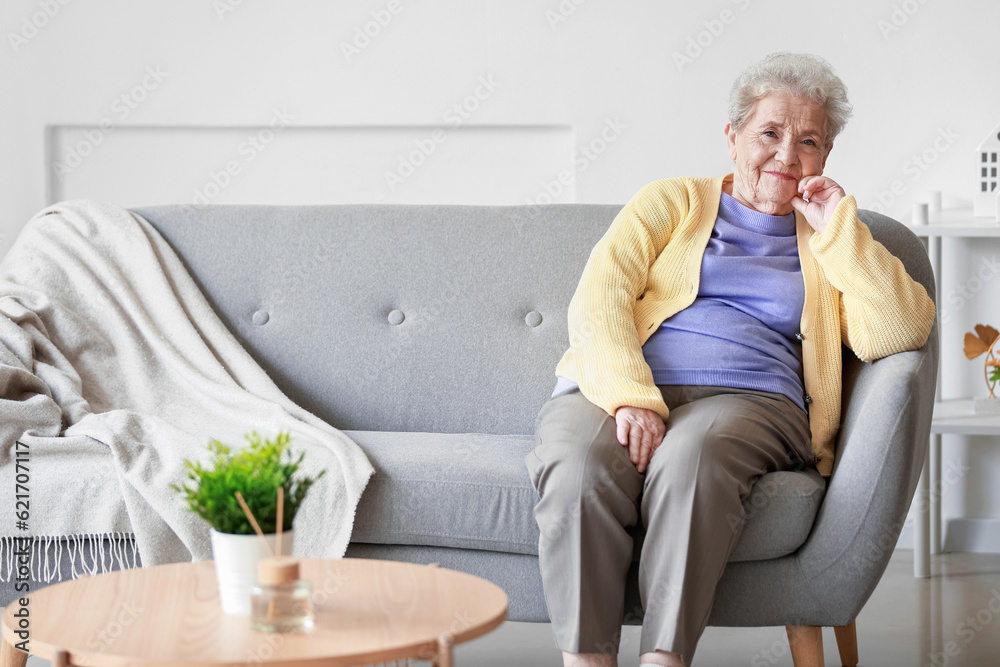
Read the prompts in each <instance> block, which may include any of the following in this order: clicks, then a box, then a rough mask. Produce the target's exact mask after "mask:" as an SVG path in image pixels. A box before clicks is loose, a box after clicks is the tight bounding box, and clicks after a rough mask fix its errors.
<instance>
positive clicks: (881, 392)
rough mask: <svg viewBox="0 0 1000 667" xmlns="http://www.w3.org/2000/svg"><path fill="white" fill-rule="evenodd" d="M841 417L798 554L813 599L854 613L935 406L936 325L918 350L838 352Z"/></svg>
mask: <svg viewBox="0 0 1000 667" xmlns="http://www.w3.org/2000/svg"><path fill="white" fill-rule="evenodd" d="M848 357H850V360H849V361H847V362H846V363H845V367H844V389H843V396H844V406H843V412H842V414H843V422H842V423H841V428H840V432H839V435H838V441H837V451H836V461H835V464H834V470H833V474H832V476H831V477H830V480H829V482H828V485H827V492H826V497H825V498H824V500H823V504H822V505H821V507H820V510H819V514H818V515H817V517H816V522H815V524H814V526H813V530H812V532H811V533H810V536H809V538H808V539H807V540H806V543H805V544H804V545H803V546H802V548H801V549H800V550H799V552H798V559H799V566H800V568H801V570H802V573H803V575H804V577H805V580H806V581H809V582H811V585H812V586H813V587H814V592H815V593H816V595H817V599H819V600H824V601H826V603H828V604H829V606H830V607H831V608H835V609H853V610H854V615H852V616H851V618H850V619H845V622H849V621H850V620H853V618H854V616H856V614H857V612H859V611H860V610H861V608H862V607H863V606H864V604H865V602H866V601H867V600H868V597H869V596H870V595H871V593H872V591H873V590H874V589H875V586H876V585H877V584H878V581H879V579H880V578H881V576H882V573H883V572H884V571H885V568H886V566H887V565H888V562H889V558H890V556H891V555H892V551H893V549H894V548H895V546H896V541H897V539H898V537H899V533H900V531H901V530H902V527H903V522H904V521H905V520H906V514H907V511H908V509H909V507H910V503H911V501H912V499H913V494H914V491H915V490H916V486H917V483H918V481H919V478H920V472H921V469H922V467H923V462H924V457H925V456H926V453H927V442H928V438H929V437H930V427H931V418H932V417H933V411H934V394H935V387H936V384H937V369H938V330H937V325H935V326H934V329H933V330H932V331H931V334H930V337H929V338H928V341H927V343H926V344H925V345H924V346H923V347H922V348H920V349H919V350H914V351H911V352H902V353H899V354H894V355H891V356H889V357H886V358H884V359H880V360H878V361H876V362H874V363H871V364H865V363H863V362H861V361H859V360H858V359H857V358H855V357H853V355H852V354H851V353H850V352H849V351H846V350H845V358H848Z"/></svg>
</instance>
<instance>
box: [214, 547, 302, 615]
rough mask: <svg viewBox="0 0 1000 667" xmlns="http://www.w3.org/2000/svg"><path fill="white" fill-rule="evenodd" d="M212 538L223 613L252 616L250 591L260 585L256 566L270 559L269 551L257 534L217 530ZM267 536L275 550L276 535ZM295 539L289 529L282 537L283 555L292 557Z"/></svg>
mask: <svg viewBox="0 0 1000 667" xmlns="http://www.w3.org/2000/svg"><path fill="white" fill-rule="evenodd" d="M211 535H212V556H213V557H214V559H215V577H216V580H217V581H218V583H219V601H220V602H221V603H222V611H223V613H225V614H229V615H231V616H249V615H250V589H251V588H253V587H254V586H256V585H257V563H258V561H260V559H262V558H267V556H268V555H269V554H268V552H267V549H266V548H265V547H264V544H263V542H261V539H260V537H258V536H257V535H233V534H231V533H219V532H217V531H216V530H215V529H214V528H213V529H211ZM264 537H265V538H266V539H267V542H268V544H269V545H270V546H271V549H272V550H274V548H275V542H276V539H277V535H275V534H273V533H272V534H269V535H265V536H264ZM292 538H293V534H292V531H290V530H289V531H285V532H283V533H282V534H281V553H282V554H283V555H285V556H289V555H291V554H292Z"/></svg>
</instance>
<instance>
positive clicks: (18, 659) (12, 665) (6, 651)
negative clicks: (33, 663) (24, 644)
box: [0, 637, 28, 667]
mask: <svg viewBox="0 0 1000 667" xmlns="http://www.w3.org/2000/svg"><path fill="white" fill-rule="evenodd" d="M27 662H28V654H27V653H25V652H24V651H19V650H18V649H16V648H14V646H13V645H12V644H10V642H8V641H7V638H6V637H4V638H3V640H2V641H0V667H24V665H25V664H26V663H27Z"/></svg>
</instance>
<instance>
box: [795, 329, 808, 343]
mask: <svg viewBox="0 0 1000 667" xmlns="http://www.w3.org/2000/svg"><path fill="white" fill-rule="evenodd" d="M805 339H806V337H805V336H803V335H802V332H801V331H800V332H799V333H797V334H795V340H799V341H802V340H805Z"/></svg>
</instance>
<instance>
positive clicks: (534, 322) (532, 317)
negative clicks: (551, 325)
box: [524, 310, 542, 327]
mask: <svg viewBox="0 0 1000 667" xmlns="http://www.w3.org/2000/svg"><path fill="white" fill-rule="evenodd" d="M524 323H525V324H527V325H528V326H529V327H537V326H538V325H539V324H541V323H542V314H541V313H540V312H538V311H537V310H533V311H531V312H530V313H528V314H527V315H525V316H524Z"/></svg>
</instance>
